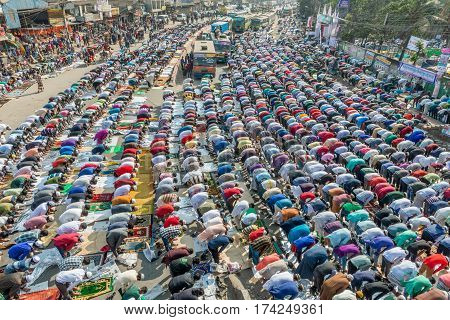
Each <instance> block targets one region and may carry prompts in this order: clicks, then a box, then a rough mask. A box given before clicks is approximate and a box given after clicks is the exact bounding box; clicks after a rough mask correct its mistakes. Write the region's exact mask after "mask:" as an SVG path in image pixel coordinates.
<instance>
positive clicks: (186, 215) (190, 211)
mask: <svg viewBox="0 0 450 320" xmlns="http://www.w3.org/2000/svg"><path fill="white" fill-rule="evenodd" d="M176 215H177V216H178V218H180V219H181V220H182V221H184V222H185V224H187V225H189V224H191V223H192V222H194V221H197V220H198V214H197V212H195V210H194V208H192V207H185V208H181V209H179V210H178V211H177V212H176Z"/></svg>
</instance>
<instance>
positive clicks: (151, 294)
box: [141, 284, 166, 300]
mask: <svg viewBox="0 0 450 320" xmlns="http://www.w3.org/2000/svg"><path fill="white" fill-rule="evenodd" d="M164 292H166V290H164V289H163V287H162V286H161V285H160V284H157V285H156V286H154V287H152V288H151V289H149V290H148V291H147V292H146V293H145V294H143V295H142V296H141V300H154V299H156V298H157V297H159V296H160V295H161V294H163V293H164Z"/></svg>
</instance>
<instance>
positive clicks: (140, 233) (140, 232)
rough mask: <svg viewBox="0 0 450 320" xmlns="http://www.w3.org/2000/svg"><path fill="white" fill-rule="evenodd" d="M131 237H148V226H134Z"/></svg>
mask: <svg viewBox="0 0 450 320" xmlns="http://www.w3.org/2000/svg"><path fill="white" fill-rule="evenodd" d="M133 237H147V238H148V237H150V226H147V227H134V228H133Z"/></svg>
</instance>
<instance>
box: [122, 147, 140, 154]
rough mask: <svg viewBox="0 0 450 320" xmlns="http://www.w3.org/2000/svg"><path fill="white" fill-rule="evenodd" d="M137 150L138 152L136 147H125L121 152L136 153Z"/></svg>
mask: <svg viewBox="0 0 450 320" xmlns="http://www.w3.org/2000/svg"><path fill="white" fill-rule="evenodd" d="M137 152H138V149H136V148H127V149H125V150H123V153H132V154H136V153H137Z"/></svg>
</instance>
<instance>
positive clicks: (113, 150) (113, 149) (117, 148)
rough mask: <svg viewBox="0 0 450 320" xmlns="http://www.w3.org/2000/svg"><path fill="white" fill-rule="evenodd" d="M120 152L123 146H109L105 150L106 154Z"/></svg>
mask: <svg viewBox="0 0 450 320" xmlns="http://www.w3.org/2000/svg"><path fill="white" fill-rule="evenodd" d="M122 152H123V146H115V147H110V148H109V149H108V150H106V151H105V153H106V154H116V153H122Z"/></svg>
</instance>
